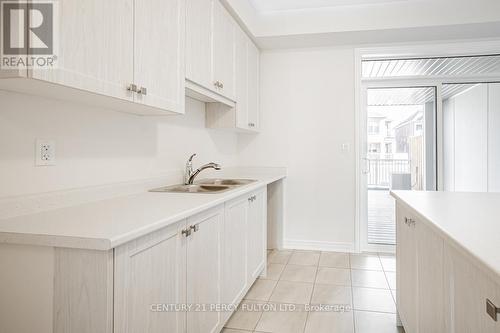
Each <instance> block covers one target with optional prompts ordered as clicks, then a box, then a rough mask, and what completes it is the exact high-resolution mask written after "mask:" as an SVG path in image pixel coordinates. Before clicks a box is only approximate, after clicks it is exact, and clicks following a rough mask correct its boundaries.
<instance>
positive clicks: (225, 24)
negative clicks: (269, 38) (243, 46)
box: [213, 0, 236, 100]
mask: <svg viewBox="0 0 500 333" xmlns="http://www.w3.org/2000/svg"><path fill="white" fill-rule="evenodd" d="M235 26H236V23H235V22H234V21H233V18H232V17H231V15H229V13H228V11H227V10H226V9H225V8H224V7H223V6H222V4H221V3H220V1H218V0H216V1H215V2H214V35H213V43H214V44H213V69H214V75H213V85H214V87H215V89H216V91H217V92H219V93H220V94H221V95H223V96H225V97H227V98H230V99H232V100H234V33H235Z"/></svg>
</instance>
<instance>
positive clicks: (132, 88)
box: [127, 83, 137, 92]
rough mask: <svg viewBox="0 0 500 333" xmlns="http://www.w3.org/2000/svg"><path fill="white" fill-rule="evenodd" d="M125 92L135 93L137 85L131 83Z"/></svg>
mask: <svg viewBox="0 0 500 333" xmlns="http://www.w3.org/2000/svg"><path fill="white" fill-rule="evenodd" d="M127 90H128V91H132V92H137V85H135V84H133V83H131V84H129V85H128V87H127Z"/></svg>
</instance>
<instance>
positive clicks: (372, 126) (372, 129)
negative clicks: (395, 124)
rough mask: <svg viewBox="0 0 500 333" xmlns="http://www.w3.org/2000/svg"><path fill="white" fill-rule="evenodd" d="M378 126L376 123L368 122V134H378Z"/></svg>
mask: <svg viewBox="0 0 500 333" xmlns="http://www.w3.org/2000/svg"><path fill="white" fill-rule="evenodd" d="M379 133H380V126H379V123H378V121H369V122H368V134H379Z"/></svg>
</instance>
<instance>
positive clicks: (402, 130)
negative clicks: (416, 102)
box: [394, 111, 424, 154]
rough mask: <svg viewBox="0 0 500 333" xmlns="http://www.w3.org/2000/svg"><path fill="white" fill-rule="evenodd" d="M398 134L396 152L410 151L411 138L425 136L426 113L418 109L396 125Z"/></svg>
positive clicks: (406, 152)
mask: <svg viewBox="0 0 500 333" xmlns="http://www.w3.org/2000/svg"><path fill="white" fill-rule="evenodd" d="M394 133H395V136H396V153H399V154H402V153H404V154H408V153H410V138H412V137H416V136H423V134H424V113H423V112H421V111H417V112H415V113H414V114H412V115H411V116H410V117H408V118H407V119H405V120H403V121H402V122H401V123H399V124H398V125H397V126H395V127H394Z"/></svg>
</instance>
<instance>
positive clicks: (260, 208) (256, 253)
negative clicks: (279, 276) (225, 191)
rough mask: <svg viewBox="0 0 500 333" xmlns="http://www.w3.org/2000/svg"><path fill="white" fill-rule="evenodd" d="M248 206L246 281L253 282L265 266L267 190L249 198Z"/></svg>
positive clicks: (264, 189)
mask: <svg viewBox="0 0 500 333" xmlns="http://www.w3.org/2000/svg"><path fill="white" fill-rule="evenodd" d="M248 202H249V205H248V222H247V234H248V256H247V258H248V259H247V271H248V275H249V277H248V279H249V280H250V281H252V282H253V281H254V280H255V279H256V278H257V277H258V276H259V275H260V273H261V272H262V270H263V269H264V268H265V266H266V257H267V256H266V249H267V223H266V221H267V189H266V188H263V189H261V190H259V191H257V192H254V193H253V195H251V196H250V198H249V200H248Z"/></svg>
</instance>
